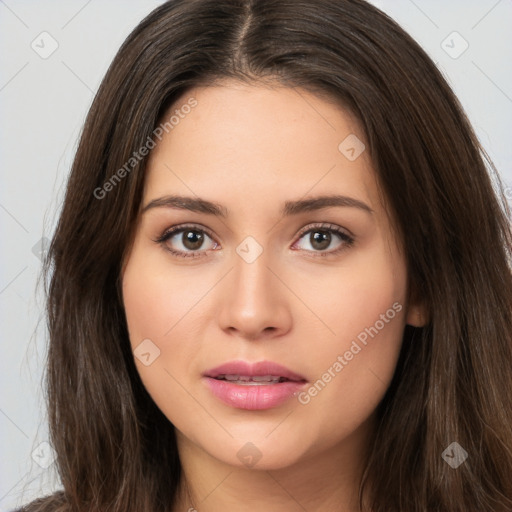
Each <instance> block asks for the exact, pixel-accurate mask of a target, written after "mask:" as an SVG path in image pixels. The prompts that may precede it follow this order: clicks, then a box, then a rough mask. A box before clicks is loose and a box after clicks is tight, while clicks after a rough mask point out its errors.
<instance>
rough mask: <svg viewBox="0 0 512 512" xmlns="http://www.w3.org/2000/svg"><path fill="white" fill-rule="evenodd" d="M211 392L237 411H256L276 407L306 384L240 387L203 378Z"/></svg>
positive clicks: (290, 382)
mask: <svg viewBox="0 0 512 512" xmlns="http://www.w3.org/2000/svg"><path fill="white" fill-rule="evenodd" d="M205 379H206V383H207V384H208V386H209V387H210V390H211V392H212V393H213V394H214V395H215V396H216V397H217V398H220V399H221V400H222V401H223V402H224V403H226V404H227V405H230V406H231V407H236V408H237V409H247V410H249V411H258V410H263V409H272V408H273V407H278V406H279V405H281V404H283V403H284V402H286V401H287V400H289V399H290V398H291V397H292V396H294V395H296V394H297V393H298V392H299V391H300V390H301V389H302V388H303V387H304V385H305V384H306V382H295V381H285V382H279V383H278V384H269V385H261V384H258V385H252V386H251V385H241V384H233V383H232V382H229V381H226V380H217V379H213V378H211V377H205Z"/></svg>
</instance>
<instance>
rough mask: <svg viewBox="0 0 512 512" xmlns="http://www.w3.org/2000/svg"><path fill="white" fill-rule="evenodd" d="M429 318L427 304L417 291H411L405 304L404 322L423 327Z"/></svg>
mask: <svg viewBox="0 0 512 512" xmlns="http://www.w3.org/2000/svg"><path fill="white" fill-rule="evenodd" d="M429 320H430V315H429V312H428V308H427V305H426V304H425V301H424V300H423V298H421V297H419V294H418V293H415V292H411V293H410V298H409V302H408V305H407V314H406V324H408V325H412V326H413V327H425V325H426V324H427V323H428V321H429Z"/></svg>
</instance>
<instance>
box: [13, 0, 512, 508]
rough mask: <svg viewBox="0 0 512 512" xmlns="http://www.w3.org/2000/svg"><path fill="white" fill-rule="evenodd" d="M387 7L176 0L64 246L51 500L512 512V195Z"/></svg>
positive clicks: (146, 47) (99, 135) (107, 82)
mask: <svg viewBox="0 0 512 512" xmlns="http://www.w3.org/2000/svg"><path fill="white" fill-rule="evenodd" d="M486 162H487V163H488V164H489V168H490V169H493V167H492V164H491V163H490V162H488V160H487V159H486V158H485V154H484V152H483V150H482V148H481V147H480V145H479V143H478V141H477V139H476V137H475V135H474V133H473V131H472V129H471V127H470V125H469V123H468V120H467V119H466V117H465V115H464V113H463V111H462V109H461V107H460V105H459V103H458V101H457V99H456V98H455V96H454V95H453V93H452V91H451V90H450V88H449V87H448V85H447V84H446V82H445V80H444V79H443V78H442V76H441V74H440V73H439V71H438V70H437V68H436V66H435V65H434V64H433V63H432V62H431V60H430V59H429V58H428V57H427V56H426V54H425V52H424V51H423V50H422V49H421V48H420V47H419V46H418V45H417V44H416V43H415V42H414V41H413V40H412V39H411V38H410V37H409V36H408V35H407V34H405V33H404V31H403V30H402V29H401V28H400V27H398V25H397V24H396V23H394V22H393V21H392V20H390V19H389V18H388V17H387V16H386V15H384V14H383V13H381V12H380V11H378V10H377V9H376V8H374V7H372V6H370V5H369V4H367V3H365V2H363V1H361V0H338V1H336V2H332V1H327V0H314V1H308V2H302V1H293V2H291V1H275V0H274V1H272V0H260V1H257V2H251V1H249V0H238V1H235V0H222V1H213V0H197V1H184V0H181V1H170V2H167V3H165V4H164V5H162V6H161V7H159V8H157V9H156V10H155V11H154V12H153V13H151V14H150V15H149V16H148V17H147V18H146V19H145V20H143V21H142V22H141V23H140V25H139V26H138V27H137V28H136V29H135V30H134V31H133V33H132V34H131V35H130V36H129V37H128V39H127V40H126V41H125V43H124V44H123V46H122V47H121V49H120V51H119V53H118V55H117V56H116V58H115V59H114V61H113V63H112V65H111V67H110V69H109V71H108V72H107V75H106V77H105V79H104V81H103V83H102V85H101V87H100V89H99V91H98V94H97V96H96V98H95V100H94V103H93V105H92V107H91V110H90V113H89V115H88V118H87V121H86V124H85V128H84V131H83V134H82V137H81V141H80V145H79V148H78V151H77V154H76V158H75V161H74V165H73V169H72V173H71V176H70V180H69V184H68V189H67V194H66V199H65V202H64V205H63V209H62V213H61V217H60V221H59V224H58V227H57V230H56V233H55V236H54V238H53V241H52V245H51V250H50V252H49V257H48V261H47V267H46V268H47V272H48V276H49V288H48V315H49V328H50V347H49V362H48V375H47V378H48V403H49V416H50V428H51V438H52V444H53V446H54V448H55V450H56V454H57V460H56V462H57V465H58V469H59V474H60V477H61V479H62V484H63V488H64V489H63V491H62V492H59V493H56V494H55V495H53V496H49V497H46V498H42V499H41V500H38V501H36V502H33V503H32V504H30V505H28V506H26V507H25V508H24V509H23V510H27V511H39V510H59V511H60V510H62V511H64V510H69V511H71V510H87V511H90V510H97V511H103V510H109V511H111V510H112V511H131V510H133V511H152V512H153V511H157V510H161V511H164V510H165V511H170V510H172V511H180V510H189V511H192V510H198V511H202V510H204V511H216V510H220V509H222V510H225V509H230V510H250V511H259V510H280V511H292V510H310V511H315V510H332V511H335V510H336V511H337V510H343V511H349V512H352V511H356V510H358V511H372V512H384V511H386V512H391V511H393V512H395V511H404V512H415V511H418V512H419V511H426V510H429V511H430V510H432V511H443V512H455V511H463V510H464V511H467V510H475V511H476V510H477V511H489V512H491V511H493V512H496V511H506V510H510V509H512V487H511V482H512V478H511V475H512V413H511V411H512V375H511V371H510V368H511V365H512V313H511V297H512V276H511V267H510V261H511V260H510V251H511V248H512V239H511V230H510V224H509V219H508V218H507V214H508V210H507V207H506V203H505V201H504V197H503V193H502V189H501V186H500V184H499V180H498V179H497V177H496V176H495V178H496V187H495V188H496V189H497V192H495V190H494V189H493V183H492V182H491V178H490V177H489V175H488V173H487V170H486Z"/></svg>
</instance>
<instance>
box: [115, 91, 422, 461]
mask: <svg viewBox="0 0 512 512" xmlns="http://www.w3.org/2000/svg"><path fill="white" fill-rule="evenodd" d="M192 98H193V99H192ZM185 105H193V107H191V108H188V107H185ZM176 110H178V112H176ZM171 115H174V116H175V117H174V118H173V121H172V122H171V123H170V124H168V125H167V133H166V132H165V130H164V136H163V138H162V140H161V141H160V142H158V144H157V146H156V148H155V149H153V150H152V152H151V154H150V157H149V162H148V169H147V177H146V184H145V190H144V196H143V203H142V213H141V219H140V223H139V224H138V226H137V232H136V236H135V240H134V244H133V246H132V248H131V251H130V253H129V254H128V257H127V260H126V261H125V267H124V270H123V299H124V305H125V310H126V317H127V322H128V328H129V334H130V340H131V344H132V348H133V350H134V355H135V362H136V365H137V369H138V371H139V373H140V376H141V378H142V381H143V383H144V385H145V386H146V388H147V390H148V392H149V393H150V395H151V396H152V398H153V400H154V401H155V403H156V404H157V405H158V407H159V408H160V409H161V410H162V412H163V413H164V414H165V415H166V417H167V418H168V419H169V421H171V422H172V423H173V424H174V426H175V427H176V429H177V435H178V443H179V444H180V443H181V444H188V445H189V446H192V447H194V450H196V451H197V450H199V451H200V452H201V453H204V454H207V455H208V456H212V457H214V458H215V459H217V460H219V461H222V462H224V463H228V464H231V465H236V466H242V465H244V464H245V465H246V466H248V467H251V466H252V465H253V464H254V463H257V467H259V468H266V469H272V468H273V469H277V468H283V467H286V466H288V465H291V464H293V463H296V462H299V461H301V460H306V458H310V457H312V456H314V455H316V454H320V453H325V452H326V451H327V450H331V453H336V451H337V450H338V453H341V452H340V450H343V449H345V448H348V447H349V445H350V443H353V442H354V441H355V440H356V439H357V438H358V436H359V437H360V436H361V435H362V433H363V432H367V427H368V425H369V424H370V423H371V419H372V413H373V412H374V411H375V408H376V406H377V405H378V403H379V402H380V400H381V399H382V398H383V395H384V393H385V391H386V389H387V387H388V385H389V383H390V380H391V378H392V375H393V372H394V369H395V365H396V362H397V357H398V354H399V350H400V345H401V340H402V334H403V330H404V326H405V324H406V323H411V324H413V325H415V324H418V322H419V319H420V318H421V312H420V311H419V308H417V307H413V306H412V305H411V304H407V302H406V300H407V274H406V268H405V261H404V256H403V253H402V252H401V251H400V250H399V244H398V242H397V241H396V240H395V238H394V236H393V233H392V229H391V225H390V221H389V219H388V217H387V215H386V213H385V210H384V205H383V204H382V203H381V200H380V198H379V192H378V188H377V182H376V175H375V171H374V169H373V168H372V162H371V160H370V156H369V152H368V151H366V150H364V146H363V144H365V141H364V135H363V133H362V130H361V129H360V126H359V124H358V123H357V122H356V120H355V119H354V118H353V117H352V116H350V115H349V113H348V112H347V111H345V110H343V109H341V108H339V107H336V106H335V105H334V104H332V103H329V102H326V101H324V100H322V99H320V98H319V97H317V96H314V95H312V94H310V93H307V92H306V91H304V90H300V89H299V90H294V89H291V88H284V87H277V88H271V87H265V86H262V85H261V86H260V85H252V86H249V85H241V84H238V83H235V82H226V83H224V84H222V85H217V86H212V87H206V88H197V89H194V90H191V91H189V92H188V93H187V94H185V96H184V97H183V98H182V99H180V101H179V102H178V103H176V105H174V106H173V108H172V111H169V113H168V115H167V116H166V118H165V120H164V122H165V121H167V120H168V118H170V116H171ZM171 229H178V231H176V232H174V233H170V232H169V231H170V230H171ZM260 362H263V363H262V364H260V365H258V364H255V363H260ZM226 364H228V366H227V367H226V366H224V367H223V365H226ZM332 450H334V451H332Z"/></svg>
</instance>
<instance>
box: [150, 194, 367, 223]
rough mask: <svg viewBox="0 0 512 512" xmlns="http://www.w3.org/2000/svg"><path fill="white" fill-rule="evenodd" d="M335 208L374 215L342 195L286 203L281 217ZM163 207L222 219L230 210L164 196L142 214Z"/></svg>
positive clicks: (358, 203) (193, 200) (205, 202)
mask: <svg viewBox="0 0 512 512" xmlns="http://www.w3.org/2000/svg"><path fill="white" fill-rule="evenodd" d="M333 206H342V207H351V208H359V209H360V210H363V211H364V212H366V213H368V214H373V213H374V211H373V210H372V209H371V208H370V207H369V206H368V205H367V204H366V203H364V202H362V201H360V200H359V199H355V198H353V197H347V196H340V195H327V196H318V197H312V198H309V199H299V200H297V201H286V202H285V203H284V206H283V208H282V209H281V216H283V217H286V216H289V215H298V214H300V213H303V212H311V211H315V210H321V209H322V208H330V207H333ZM162 207H165V208H175V209H179V210H188V211H191V212H198V213H206V214H208V215H215V216H217V217H222V218H226V217H228V215H229V210H228V209H227V208H226V207H225V206H223V205H221V204H219V203H215V202H213V201H207V200H206V199H201V198H199V197H187V196H176V195H171V196H164V197H159V198H157V199H153V200H151V201H150V202H149V203H148V204H147V205H146V206H144V208H143V209H142V213H145V212H147V211H148V210H150V209H152V208H162Z"/></svg>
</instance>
